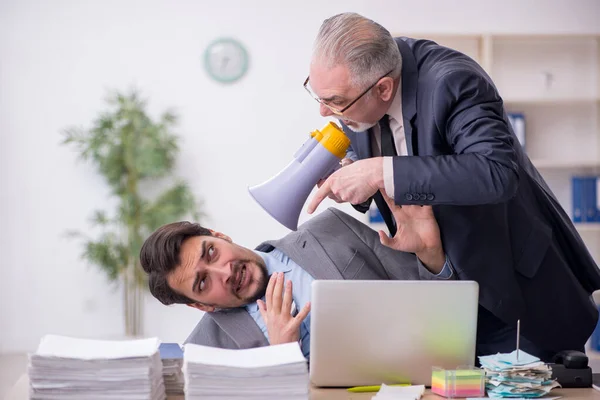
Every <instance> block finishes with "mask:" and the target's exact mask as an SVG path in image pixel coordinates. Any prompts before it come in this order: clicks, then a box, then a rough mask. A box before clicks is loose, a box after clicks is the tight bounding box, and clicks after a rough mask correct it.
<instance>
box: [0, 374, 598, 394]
mask: <svg viewBox="0 0 600 400" xmlns="http://www.w3.org/2000/svg"><path fill="white" fill-rule="evenodd" d="M550 394H551V396H552V397H556V396H562V397H563V398H564V399H565V400H566V399H568V400H600V392H599V391H597V390H594V389H591V388H590V389H555V390H553V391H552V392H550ZM374 395H375V393H350V392H348V391H347V390H346V389H322V388H314V387H313V388H311V389H310V397H309V398H310V400H354V399H356V400H360V399H370V398H371V397H373V396H374ZM28 399H29V379H28V378H27V375H23V376H21V378H20V379H19V380H18V381H17V383H16V384H15V386H13V388H12V389H11V390H10V391H9V392H8V394H7V395H6V397H5V398H4V400H28ZM422 399H423V400H440V399H443V397H440V396H437V395H435V394H432V393H431V392H430V391H429V390H427V392H425V395H424V396H423V397H422ZM167 400H184V397H183V396H169V397H168V399H167Z"/></svg>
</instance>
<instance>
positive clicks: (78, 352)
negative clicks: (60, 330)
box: [35, 335, 160, 360]
mask: <svg viewBox="0 0 600 400" xmlns="http://www.w3.org/2000/svg"><path fill="white" fill-rule="evenodd" d="M159 345H160V341H159V340H158V339H157V338H150V339H139V340H120V341H115V340H92V339H79V338H71V337H67V336H57V335H46V336H44V337H43V338H42V340H41V341H40V345H39V347H38V349H37V351H36V353H35V355H39V356H45V357H60V358H73V359H79V360H114V359H121V358H137V357H150V356H152V355H153V354H154V353H156V352H157V351H158V346H159Z"/></svg>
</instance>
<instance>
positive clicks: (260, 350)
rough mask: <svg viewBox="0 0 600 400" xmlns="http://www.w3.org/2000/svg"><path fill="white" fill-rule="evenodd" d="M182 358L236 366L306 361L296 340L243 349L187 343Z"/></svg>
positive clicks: (206, 363)
mask: <svg viewBox="0 0 600 400" xmlns="http://www.w3.org/2000/svg"><path fill="white" fill-rule="evenodd" d="M183 358H184V360H185V362H186V363H199V364H203V365H216V366H223V367H237V368H260V367H273V366H276V365H285V364H294V363H303V362H306V359H305V358H304V356H303V355H302V350H300V346H299V345H298V343H296V342H293V343H285V344H279V345H276V346H264V347H256V348H253V349H243V350H232V349H220V348H218V347H208V346H201V345H197V344H189V343H188V344H186V345H185V346H184V351H183Z"/></svg>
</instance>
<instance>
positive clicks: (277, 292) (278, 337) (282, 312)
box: [257, 272, 310, 344]
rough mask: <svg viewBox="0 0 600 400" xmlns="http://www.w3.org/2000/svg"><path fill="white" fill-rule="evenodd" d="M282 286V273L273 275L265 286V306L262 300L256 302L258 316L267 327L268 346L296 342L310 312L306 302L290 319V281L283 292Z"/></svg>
mask: <svg viewBox="0 0 600 400" xmlns="http://www.w3.org/2000/svg"><path fill="white" fill-rule="evenodd" d="M283 286H284V277H283V273H282V272H277V273H274V274H273V275H271V278H270V279H269V284H268V285H267V292H266V293H265V300H266V304H265V303H264V302H263V301H262V300H258V301H257V303H258V309H259V311H260V315H261V316H262V318H263V321H264V322H265V325H266V326H267V332H268V333H269V342H270V344H282V343H290V342H297V341H298V339H299V338H300V324H301V323H302V321H304V319H305V318H306V316H307V315H308V313H309V312H310V302H308V303H306V304H305V305H304V307H302V310H300V312H299V313H298V314H297V315H296V316H295V317H292V314H291V309H292V301H293V300H292V281H287V282H285V292H284V290H283ZM282 293H283V294H282Z"/></svg>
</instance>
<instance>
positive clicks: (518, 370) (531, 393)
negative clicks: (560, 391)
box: [479, 351, 560, 398]
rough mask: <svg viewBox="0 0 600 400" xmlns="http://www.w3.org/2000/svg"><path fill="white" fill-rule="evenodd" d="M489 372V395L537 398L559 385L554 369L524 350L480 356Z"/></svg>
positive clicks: (487, 378)
mask: <svg viewBox="0 0 600 400" xmlns="http://www.w3.org/2000/svg"><path fill="white" fill-rule="evenodd" d="M479 362H480V363H481V366H482V368H483V369H485V375H486V389H487V393H488V396H489V397H519V398H534V397H541V396H544V395H546V394H548V393H549V392H550V391H551V390H552V389H553V388H555V387H560V385H559V384H558V382H556V381H554V380H552V369H551V368H550V367H549V366H548V365H546V364H545V363H544V362H542V361H540V359H539V358H537V357H534V356H532V355H530V354H528V353H526V352H524V351H519V355H518V359H517V352H516V351H513V352H512V353H510V354H502V353H498V354H495V355H491V356H483V357H479Z"/></svg>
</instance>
